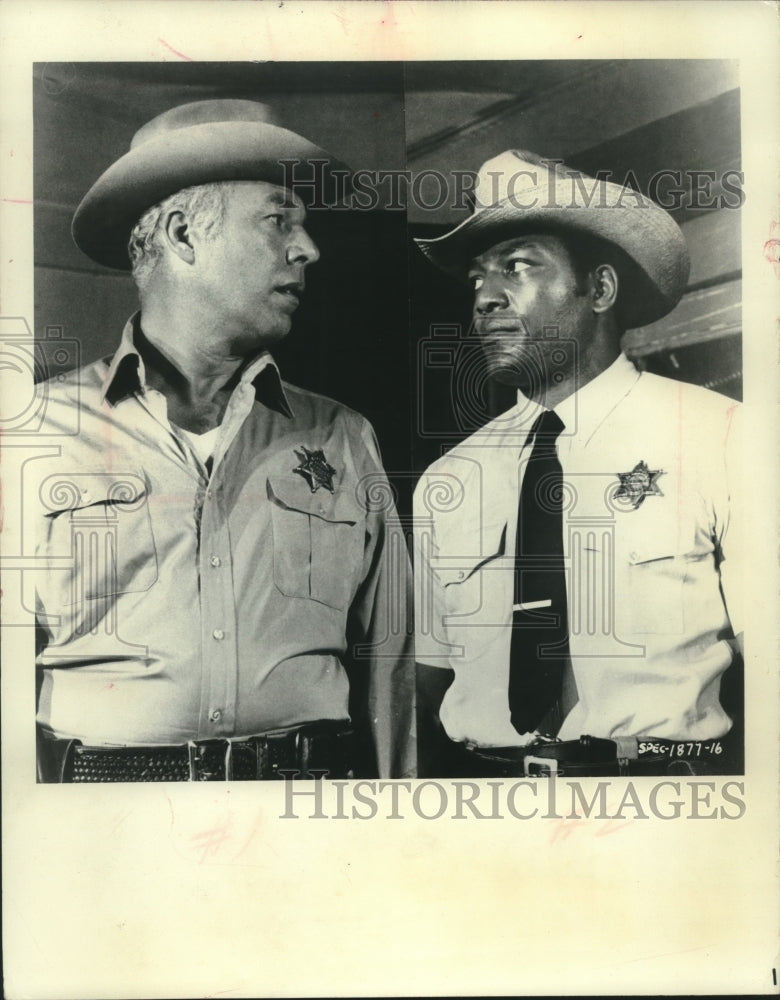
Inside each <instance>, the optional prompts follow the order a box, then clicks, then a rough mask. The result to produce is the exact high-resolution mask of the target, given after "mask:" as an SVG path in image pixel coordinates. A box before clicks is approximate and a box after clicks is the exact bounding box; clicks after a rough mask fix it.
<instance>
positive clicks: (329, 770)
mask: <svg viewBox="0 0 780 1000" xmlns="http://www.w3.org/2000/svg"><path fill="white" fill-rule="evenodd" d="M353 753H354V733H353V731H352V730H351V729H349V728H347V727H346V726H345V725H344V724H343V723H338V722H325V721H323V722H318V723H311V724H308V725H305V726H298V727H296V728H294V729H286V730H280V731H278V732H272V733H264V734H263V735H261V736H249V737H245V738H236V739H212V740H193V741H190V742H189V743H185V744H177V745H172V746H149V747H101V746H85V745H84V744H82V743H81V742H80V741H79V740H47V739H44V740H42V741H39V756H42V757H47V758H48V759H47V760H45V761H43V766H42V767H40V773H41V780H43V781H48V782H52V781H57V782H66V783H83V782H104V781H264V780H267V779H274V778H276V779H283V778H284V777H285V772H288V773H289V776H290V777H293V778H299V779H304V780H311V779H312V778H322V777H327V778H349V777H351V776H352V767H353V759H352V758H353ZM39 763H40V762H39ZM292 772H297V773H292ZM315 772H316V773H315Z"/></svg>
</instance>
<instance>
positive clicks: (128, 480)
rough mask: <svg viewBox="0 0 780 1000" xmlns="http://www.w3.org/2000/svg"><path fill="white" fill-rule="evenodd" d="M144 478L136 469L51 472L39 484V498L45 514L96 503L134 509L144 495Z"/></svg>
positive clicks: (55, 513)
mask: <svg viewBox="0 0 780 1000" xmlns="http://www.w3.org/2000/svg"><path fill="white" fill-rule="evenodd" d="M148 493H149V491H148V489H147V486H146V480H145V479H144V477H143V476H142V475H141V474H140V473H139V472H137V471H136V472H121V473H119V472H107V471H106V470H94V471H87V472H72V473H55V474H54V475H52V476H48V477H47V478H46V479H44V481H43V483H42V484H41V492H40V495H41V499H42V501H43V504H44V507H45V513H46V516H47V517H56V515H57V514H63V513H66V512H68V511H77V510H86V509H87V508H88V507H94V506H95V505H96V504H110V505H112V506H114V505H116V506H117V507H118V508H120V509H122V510H135V509H136V508H137V507H140V506H141V505H142V504H143V503H144V501H145V500H146V498H147V496H148Z"/></svg>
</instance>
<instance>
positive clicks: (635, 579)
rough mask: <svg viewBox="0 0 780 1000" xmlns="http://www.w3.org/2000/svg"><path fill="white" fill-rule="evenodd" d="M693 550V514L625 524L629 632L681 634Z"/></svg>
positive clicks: (644, 519) (651, 518)
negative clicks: (627, 527) (685, 592)
mask: <svg viewBox="0 0 780 1000" xmlns="http://www.w3.org/2000/svg"><path fill="white" fill-rule="evenodd" d="M634 513H638V512H634ZM623 516H626V517H630V516H631V514H626V515H623ZM694 550H695V525H694V522H693V518H689V517H685V516H679V515H677V514H675V515H674V516H664V515H663V514H661V515H655V516H652V517H649V516H648V517H646V518H636V519H635V521H634V523H632V524H631V525H630V526H629V530H628V531H627V532H626V536H625V548H624V551H623V558H624V560H625V564H626V570H627V580H628V585H627V591H626V598H627V600H628V603H629V607H628V611H629V621H630V624H631V630H632V632H634V633H636V634H640V635H641V634H646V635H680V634H681V633H682V632H683V631H684V630H685V613H684V611H685V608H684V588H685V582H686V579H687V577H688V571H689V566H690V562H691V560H692V559H694V558H695V551H694ZM616 597H617V600H618V602H620V601H621V596H620V595H619V594H617V595H616Z"/></svg>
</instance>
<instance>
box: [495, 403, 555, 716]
mask: <svg viewBox="0 0 780 1000" xmlns="http://www.w3.org/2000/svg"><path fill="white" fill-rule="evenodd" d="M562 430H563V422H562V421H561V419H560V417H559V416H558V415H557V414H556V413H553V412H552V411H551V410H545V411H544V412H543V413H542V414H540V416H539V417H538V418H537V419H536V421H535V423H534V425H533V427H532V428H531V431H530V434H529V440H530V441H533V448H532V450H531V454H530V457H529V459H528V464H527V466H526V469H525V474H524V476H523V485H522V487H521V490H520V506H519V512H518V519H517V550H516V564H515V592H514V610H513V613H512V645H511V651H510V658H509V708H510V711H511V716H512V725H513V726H514V727H515V729H516V730H517V731H518V732H519V733H526V732H533V731H534V730H535V729H537V728H539V727H540V726H541V724H542V722H545V725H547V719H546V717H548V718H549V715H548V714H549V713H550V710H551V709H556V707H557V705H558V702H559V699H560V695H561V682H562V677H563V671H564V667H565V666H566V664H567V662H568V659H569V623H568V614H567V608H566V576H565V573H564V566H563V513H562V510H563V507H562V501H563V477H562V473H561V463H560V462H559V461H558V456H557V454H556V451H555V441H556V439H557V437H558V435H559V434H560V433H561V431H562ZM559 725H560V719H559V718H558V719H555V725H554V728H555V729H556V731H557V727H558V726H559Z"/></svg>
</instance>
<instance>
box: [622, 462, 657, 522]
mask: <svg viewBox="0 0 780 1000" xmlns="http://www.w3.org/2000/svg"><path fill="white" fill-rule="evenodd" d="M662 475H663V469H656V470H655V471H653V470H652V469H648V467H647V463H646V462H638V463H637V464H636V465H635V466H634V468H633V469H632V470H631V471H630V472H618V473H617V476H618V478H619V479H620V486H618V488H617V490H616V491H615V499H616V500H620V501H622V502H623V503H627V504H631V507H632V509H633V510H636V509H637V507H641V506H642V504H643V503H644V502H645V497H662V496H663V493H662V492H661V491H660V490H659V488H658V486H657V484H656V480H657V479H658V477H659V476H662Z"/></svg>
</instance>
